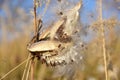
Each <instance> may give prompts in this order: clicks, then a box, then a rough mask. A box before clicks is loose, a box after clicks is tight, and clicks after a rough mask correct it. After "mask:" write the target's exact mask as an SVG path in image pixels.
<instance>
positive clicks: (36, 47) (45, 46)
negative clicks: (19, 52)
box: [27, 41, 60, 52]
mask: <svg viewBox="0 0 120 80" xmlns="http://www.w3.org/2000/svg"><path fill="white" fill-rule="evenodd" d="M59 44H60V42H57V41H39V42H36V43H33V44H32V45H30V46H28V47H27V49H28V50H29V51H30V52H44V51H52V50H57V49H58V46H59Z"/></svg>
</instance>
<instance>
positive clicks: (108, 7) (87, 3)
mask: <svg viewBox="0 0 120 80" xmlns="http://www.w3.org/2000/svg"><path fill="white" fill-rule="evenodd" d="M5 1H9V0H0V16H2V17H5V18H7V16H8V15H7V14H6V13H5V11H4V8H3V7H5V6H4V5H5V4H4V3H5ZM18 1H19V2H18ZM54 1H55V0H51V3H52V4H53V5H52V6H54V7H55V6H57V5H56V3H54ZM69 1H71V2H74V1H75V2H76V1H79V0H69ZM96 1H97V0H83V3H82V4H83V5H82V8H81V10H80V20H81V21H82V23H83V25H84V26H87V25H90V24H91V23H92V22H94V21H96V20H97V19H96V16H97V15H98V12H97V7H96V6H97V4H96ZM8 5H9V6H12V9H15V7H16V5H18V6H19V7H20V8H22V9H23V10H24V11H25V12H26V13H27V14H28V15H29V14H30V11H31V10H32V9H33V0H12V1H9V2H8ZM113 6H114V7H113ZM119 6H120V2H118V3H114V2H113V0H109V1H108V0H107V2H106V1H105V0H104V1H103V17H104V19H109V18H110V17H111V16H112V17H114V16H116V17H117V18H118V19H119V20H120V15H119V13H120V10H118V9H117V7H119ZM44 8H45V4H43V6H42V7H41V8H40V9H39V10H38V13H40V14H42V12H43V11H44ZM50 11H52V7H48V10H47V12H46V14H45V15H44V17H43V21H45V22H49V21H50V19H51V18H54V16H53V15H52V13H51V12H50ZM13 16H15V15H14V12H13ZM0 25H1V24H0ZM0 36H1V31H0ZM88 38H89V39H90V37H89V36H88Z"/></svg>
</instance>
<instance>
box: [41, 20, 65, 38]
mask: <svg viewBox="0 0 120 80" xmlns="http://www.w3.org/2000/svg"><path fill="white" fill-rule="evenodd" d="M63 23H64V19H61V20H59V21H57V22H56V23H54V24H53V26H52V27H48V28H47V29H46V30H45V31H44V32H43V33H42V34H41V35H40V37H39V39H43V38H45V37H47V36H49V37H50V38H51V39H52V38H53V37H54V36H55V34H56V31H57V30H58V28H59V27H60V26H61V25H62V24H63Z"/></svg>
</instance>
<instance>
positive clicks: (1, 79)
mask: <svg viewBox="0 0 120 80" xmlns="http://www.w3.org/2000/svg"><path fill="white" fill-rule="evenodd" d="M31 58H32V57H30V58H28V59H26V60H24V61H23V62H22V63H20V64H19V65H17V66H16V67H15V68H13V69H12V70H10V71H9V72H8V73H6V74H5V75H4V76H3V77H2V78H0V80H3V79H4V78H5V77H7V76H8V75H9V74H10V73H12V72H13V71H15V70H16V69H18V68H19V67H20V66H21V65H23V64H24V63H25V62H26V61H28V60H30V59H31Z"/></svg>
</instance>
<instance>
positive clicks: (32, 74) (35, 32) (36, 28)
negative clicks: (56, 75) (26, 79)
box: [31, 0, 38, 80]
mask: <svg viewBox="0 0 120 80" xmlns="http://www.w3.org/2000/svg"><path fill="white" fill-rule="evenodd" d="M36 2H37V1H36V0H34V34H35V36H36V39H35V42H36V41H37V39H38V37H37V34H38V27H37V14H36ZM31 80H34V58H33V59H32V61H31Z"/></svg>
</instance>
